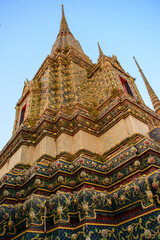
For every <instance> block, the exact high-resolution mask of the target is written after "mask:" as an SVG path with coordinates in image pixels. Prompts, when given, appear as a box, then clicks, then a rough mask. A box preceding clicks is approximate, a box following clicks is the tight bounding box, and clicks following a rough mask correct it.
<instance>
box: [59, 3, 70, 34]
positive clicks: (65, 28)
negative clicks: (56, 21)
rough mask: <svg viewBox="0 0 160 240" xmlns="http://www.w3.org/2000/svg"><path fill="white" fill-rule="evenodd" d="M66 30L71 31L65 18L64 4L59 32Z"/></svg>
mask: <svg viewBox="0 0 160 240" xmlns="http://www.w3.org/2000/svg"><path fill="white" fill-rule="evenodd" d="M64 31H69V32H70V30H69V27H68V24H67V21H66V18H65V15H64V9H63V4H62V19H61V25H60V30H59V33H61V32H64Z"/></svg>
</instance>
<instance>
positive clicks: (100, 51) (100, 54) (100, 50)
mask: <svg viewBox="0 0 160 240" xmlns="http://www.w3.org/2000/svg"><path fill="white" fill-rule="evenodd" d="M97 44H98V49H99V58H101V57H102V56H104V54H103V52H102V49H101V47H100V45H99V42H97Z"/></svg>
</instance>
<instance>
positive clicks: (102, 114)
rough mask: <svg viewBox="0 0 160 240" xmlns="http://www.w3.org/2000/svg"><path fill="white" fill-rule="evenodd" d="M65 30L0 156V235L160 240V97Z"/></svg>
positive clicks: (26, 91)
mask: <svg viewBox="0 0 160 240" xmlns="http://www.w3.org/2000/svg"><path fill="white" fill-rule="evenodd" d="M98 48H99V58H98V61H97V63H96V64H93V63H92V61H91V60H90V59H89V57H88V56H87V55H86V54H85V53H84V52H83V50H82V47H81V45H80V43H79V42H78V41H77V40H76V39H75V37H74V36H73V35H72V33H71V31H70V29H69V27H68V24H67V21H66V18H65V15H64V10H63V5H62V19H61V24H60V30H59V33H58V35H57V38H56V41H55V43H54V45H53V47H52V50H51V53H50V55H48V56H47V57H46V59H45V60H44V62H43V63H42V65H41V67H40V68H39V70H38V71H37V73H36V74H35V76H34V78H33V79H32V80H31V81H28V80H27V81H26V82H25V84H24V88H23V92H22V96H21V98H20V99H19V101H18V103H17V105H16V116H15V122H14V128H13V135H12V137H11V139H10V140H9V141H8V143H7V144H6V146H5V147H4V148H3V149H2V151H1V152H0V168H1V169H0V177H1V180H0V239H4V240H9V239H11V240H26V239H27V240H42V239H48V240H97V239H100V240H105V239H119V240H120V239H122V240H123V239H160V206H159V204H160V169H159V168H160V101H159V99H158V97H157V96H156V94H155V92H154V91H153V89H152V88H151V86H150V84H149V82H148V80H147V78H146V77H145V75H144V73H143V71H142V70H141V68H140V66H139V65H138V63H137V61H136V59H135V58H134V59H135V61H136V64H137V66H138V69H139V71H140V74H141V76H142V78H143V80H144V82H145V84H146V87H147V90H148V93H149V96H150V99H151V101H152V103H153V107H154V110H152V109H150V108H148V107H147V106H146V105H145V103H144V101H143V99H142V97H141V95H140V93H139V90H138V89H137V87H136V85H135V79H134V78H133V77H131V76H130V75H129V74H128V73H127V72H125V70H124V69H123V68H122V67H121V65H120V63H119V61H118V60H117V57H116V56H114V55H113V56H112V57H108V56H106V55H105V54H104V53H103V51H102V49H101V47H100V45H99V44H98Z"/></svg>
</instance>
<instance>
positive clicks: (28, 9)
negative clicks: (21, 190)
mask: <svg viewBox="0 0 160 240" xmlns="http://www.w3.org/2000/svg"><path fill="white" fill-rule="evenodd" d="M62 3H63V4H64V10H65V16H66V19H67V22H68V25H69V28H70V30H71V32H72V34H73V35H74V37H75V38H76V39H77V40H78V41H79V42H80V44H81V46H82V48H83V50H84V52H85V54H87V55H88V56H89V57H90V59H91V60H92V61H93V63H96V62H97V59H98V47H97V42H99V43H100V46H101V48H102V50H103V52H104V54H105V55H108V56H111V55H112V54H115V55H117V58H118V60H119V62H120V64H121V65H122V67H123V68H124V69H125V71H126V72H129V74H130V75H131V76H133V77H135V78H136V85H137V86H138V88H139V91H140V93H141V95H142V97H143V99H144V101H145V103H146V105H147V106H149V107H152V105H151V102H150V100H149V98H148V94H147V91H146V89H145V86H144V83H143V81H142V79H141V76H140V74H139V72H138V70H137V67H136V65H135V63H134V60H133V56H135V57H136V59H137V61H138V63H139V64H140V66H141V68H142V70H143V72H144V74H145V75H146V77H147V79H148V81H149V82H150V84H151V86H152V87H153V89H154V90H155V92H156V94H157V96H158V97H159V98H160V91H159V87H160V75H159V70H160V61H159V56H160V0H63V1H62V0H46V1H45V0H0V86H1V93H0V114H1V118H0V150H1V149H2V147H4V145H5V144H6V143H7V141H8V140H9V139H10V137H11V134H12V129H13V124H14V118H15V106H16V103H17V102H18V100H19V98H20V97H21V93H22V90H23V86H24V81H25V80H26V78H28V79H29V80H32V78H33V77H34V75H35V74H36V72H37V70H38V69H39V67H40V66H41V64H42V62H43V61H44V59H45V58H46V56H47V55H48V54H50V51H51V48H52V45H53V44H54V42H55V40H56V37H57V34H58V31H59V27H60V21H61V4H62Z"/></svg>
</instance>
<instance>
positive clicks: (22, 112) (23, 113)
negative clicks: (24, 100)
mask: <svg viewBox="0 0 160 240" xmlns="http://www.w3.org/2000/svg"><path fill="white" fill-rule="evenodd" d="M25 112H26V104H25V105H24V106H23V108H22V109H21V116H20V122H19V125H21V124H22V122H23V121H24V117H25Z"/></svg>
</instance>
